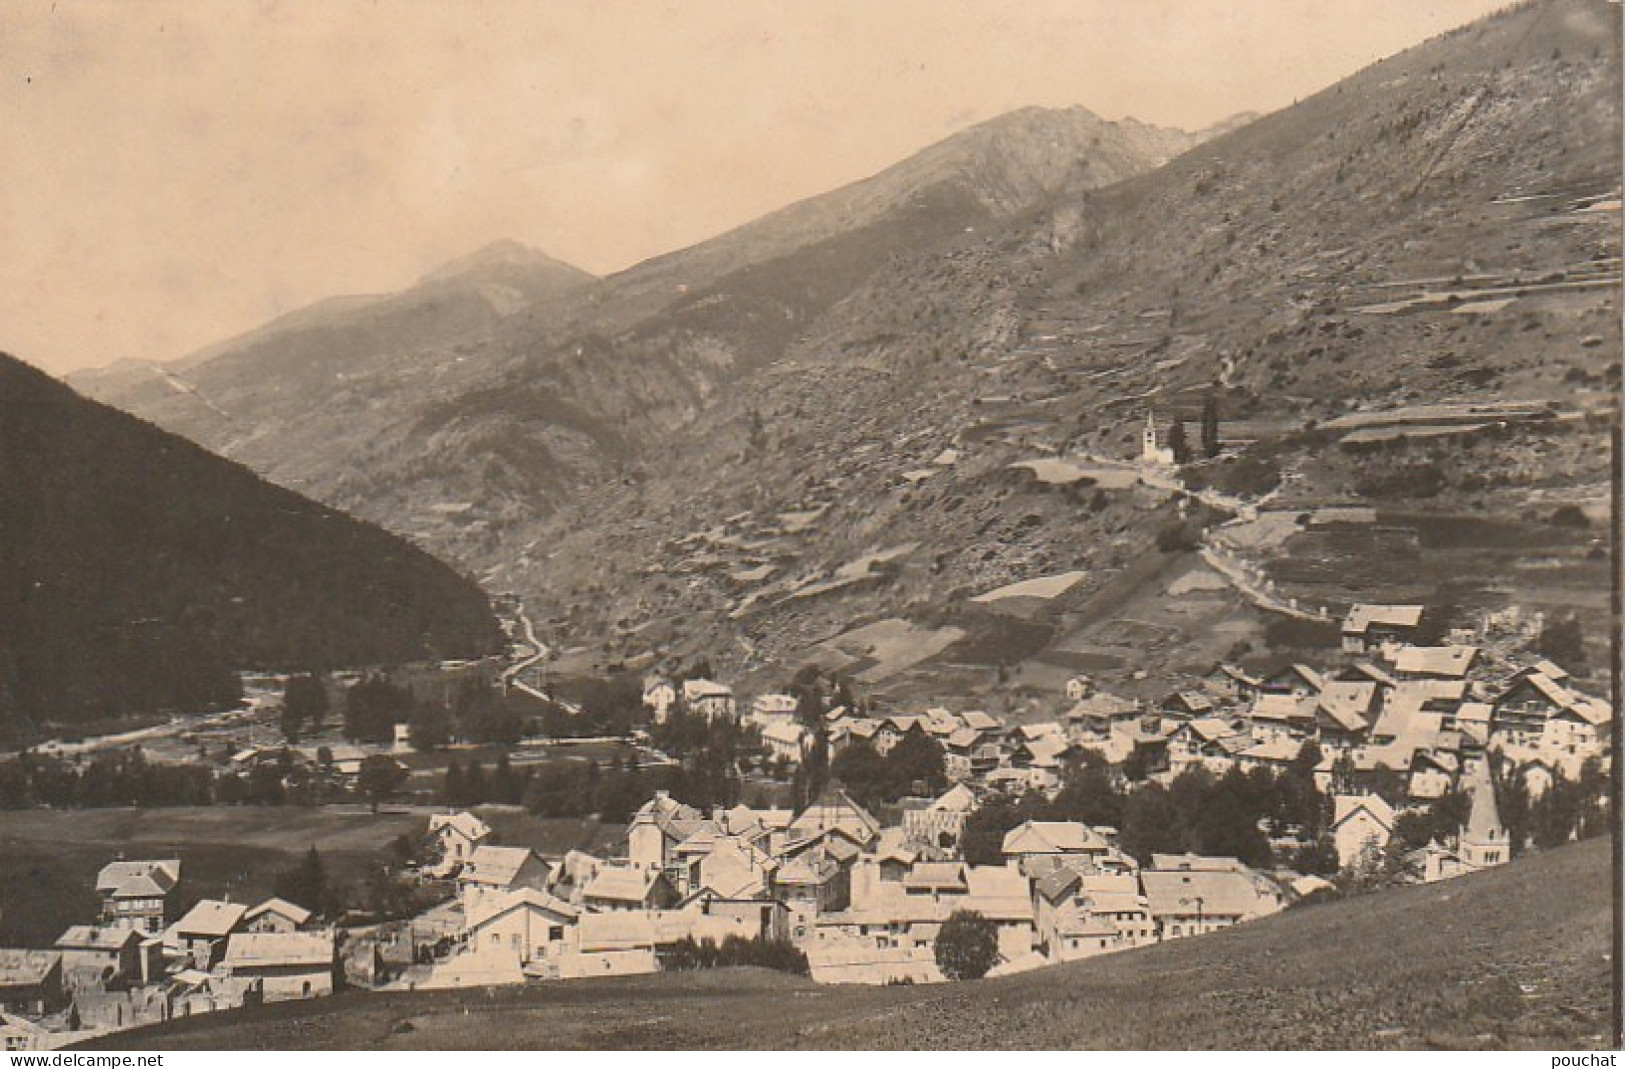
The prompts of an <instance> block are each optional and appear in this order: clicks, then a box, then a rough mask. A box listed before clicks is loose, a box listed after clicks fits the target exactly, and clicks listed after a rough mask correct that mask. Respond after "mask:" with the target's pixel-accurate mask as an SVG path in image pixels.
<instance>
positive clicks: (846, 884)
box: [770, 845, 852, 941]
mask: <svg viewBox="0 0 1625 1069" xmlns="http://www.w3.org/2000/svg"><path fill="white" fill-rule="evenodd" d="M770 887H771V894H772V896H773V898H774V899H776V900H777V901H779V902H783V903H784V905H785V908H786V909H787V910H788V913H789V925H790V932H791V938H792V939H794V940H797V941H800V940H802V939H805V938H806V937H807V936H808V934H809V933H810V932H811V931H812V926H813V923H814V921H815V920H816V918H817V917H818V916H819V915H821V914H824V913H833V912H836V911H839V910H843V909H845V908H846V907H847V904H848V903H849V902H850V901H851V898H852V867H851V865H849V864H843V863H842V860H841V859H840V857H838V856H837V855H836V854H835V853H834V852H832V851H831V850H828V849H826V848H824V847H823V846H822V845H820V846H818V847H815V848H814V849H811V850H807V851H805V852H803V853H801V854H799V855H797V856H796V857H794V858H790V859H788V860H785V861H783V862H782V863H781V864H780V865H779V867H778V869H777V871H775V872H774V873H773V878H772V881H771V884H770Z"/></svg>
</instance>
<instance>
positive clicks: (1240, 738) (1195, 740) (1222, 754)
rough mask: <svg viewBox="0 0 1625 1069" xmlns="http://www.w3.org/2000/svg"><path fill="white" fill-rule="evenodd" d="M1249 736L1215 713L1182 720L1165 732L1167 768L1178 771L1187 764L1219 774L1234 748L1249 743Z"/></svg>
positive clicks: (1233, 757) (1187, 766)
mask: <svg viewBox="0 0 1625 1069" xmlns="http://www.w3.org/2000/svg"><path fill="white" fill-rule="evenodd" d="M1251 744H1252V736H1251V734H1250V733H1248V731H1247V730H1246V729H1245V728H1242V727H1238V726H1237V725H1235V724H1233V723H1231V722H1230V721H1228V720H1226V719H1224V718H1223V717H1219V716H1204V717H1199V718H1197V719H1195V720H1186V721H1182V722H1180V723H1179V724H1178V726H1176V727H1175V728H1174V730H1173V733H1172V734H1170V735H1169V736H1168V770H1169V771H1170V772H1172V773H1173V774H1174V775H1178V774H1179V773H1181V772H1183V771H1184V770H1185V769H1187V768H1189V767H1190V766H1191V765H1197V764H1199V765H1202V766H1203V767H1205V768H1207V769H1208V771H1210V772H1213V773H1216V774H1221V775H1222V774H1223V772H1224V771H1225V769H1227V768H1229V767H1230V765H1231V764H1232V763H1233V762H1234V760H1235V754H1236V753H1237V751H1238V750H1240V749H1243V748H1245V746H1250V745H1251Z"/></svg>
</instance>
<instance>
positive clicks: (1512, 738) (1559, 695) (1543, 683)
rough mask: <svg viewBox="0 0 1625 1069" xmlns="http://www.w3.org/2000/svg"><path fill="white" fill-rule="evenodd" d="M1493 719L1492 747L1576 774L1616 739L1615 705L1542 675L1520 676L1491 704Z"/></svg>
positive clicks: (1536, 673)
mask: <svg viewBox="0 0 1625 1069" xmlns="http://www.w3.org/2000/svg"><path fill="white" fill-rule="evenodd" d="M1490 715H1491V721H1490V740H1489V741H1490V745H1491V746H1492V747H1495V748H1497V749H1500V750H1504V751H1507V752H1508V753H1509V754H1511V755H1512V756H1514V757H1519V758H1528V757H1534V756H1539V757H1542V758H1544V759H1546V760H1548V761H1551V762H1552V763H1553V764H1555V765H1557V766H1559V767H1562V768H1563V769H1564V771H1565V772H1566V773H1567V774H1569V775H1571V776H1572V775H1575V774H1576V773H1577V772H1578V769H1579V766H1580V765H1581V763H1582V762H1583V761H1584V760H1585V758H1586V757H1589V756H1592V755H1600V754H1603V753H1606V752H1607V750H1608V747H1609V745H1610V743H1611V740H1612V738H1613V730H1614V723H1613V721H1614V711H1613V707H1612V706H1611V705H1609V703H1607V702H1605V701H1602V700H1601V699H1598V698H1593V697H1591V696H1590V695H1587V694H1581V693H1580V692H1578V691H1576V690H1574V689H1573V688H1571V687H1569V686H1568V685H1566V684H1565V683H1562V682H1559V681H1558V680H1555V679H1553V678H1551V677H1550V676H1548V675H1545V674H1544V673H1539V672H1531V673H1527V674H1520V675H1519V676H1517V677H1514V679H1513V681H1512V682H1511V683H1510V684H1509V685H1508V686H1507V687H1506V689H1505V690H1503V691H1502V692H1501V693H1500V694H1499V695H1497V696H1496V698H1495V699H1494V700H1493V701H1492V702H1491V714H1490Z"/></svg>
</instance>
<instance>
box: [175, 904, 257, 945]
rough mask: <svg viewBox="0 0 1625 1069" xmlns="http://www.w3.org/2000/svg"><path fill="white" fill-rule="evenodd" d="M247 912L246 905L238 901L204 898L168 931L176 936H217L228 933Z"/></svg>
mask: <svg viewBox="0 0 1625 1069" xmlns="http://www.w3.org/2000/svg"><path fill="white" fill-rule="evenodd" d="M247 913H248V907H247V906H244V905H241V904H240V903H237V902H220V901H216V900H215V899H212V898H205V899H204V900H203V901H201V902H199V903H198V904H197V905H195V906H193V907H192V908H191V909H190V910H188V911H187V914H186V916H184V917H182V918H181V919H180V920H178V921H176V922H175V924H174V926H173V927H172V928H171V929H170V931H172V932H174V933H175V934H176V935H178V936H195V935H200V936H204V937H213V938H219V937H221V936H227V935H230V934H231V933H232V931H233V929H235V928H236V927H237V926H238V925H239V924H241V923H242V920H243V917H244V916H245V915H246V914H247Z"/></svg>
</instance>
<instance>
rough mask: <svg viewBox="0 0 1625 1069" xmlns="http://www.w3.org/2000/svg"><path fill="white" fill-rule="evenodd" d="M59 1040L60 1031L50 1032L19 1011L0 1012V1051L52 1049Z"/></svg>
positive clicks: (61, 1039)
mask: <svg viewBox="0 0 1625 1069" xmlns="http://www.w3.org/2000/svg"><path fill="white" fill-rule="evenodd" d="M61 1042H63V1038H62V1033H59V1032H52V1031H51V1030H50V1029H48V1028H46V1027H45V1026H43V1025H40V1024H36V1023H35V1022H33V1021H30V1020H29V1019H28V1018H26V1017H24V1016H23V1015H22V1014H20V1013H3V1012H0V1051H6V1052H8V1053H15V1052H19V1051H34V1050H52V1049H54V1048H55V1047H56V1046H57V1045H58V1044H59V1043H61Z"/></svg>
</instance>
